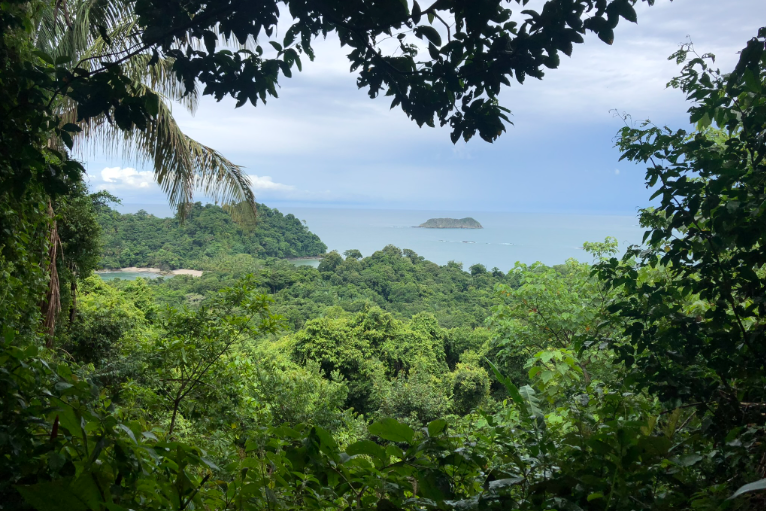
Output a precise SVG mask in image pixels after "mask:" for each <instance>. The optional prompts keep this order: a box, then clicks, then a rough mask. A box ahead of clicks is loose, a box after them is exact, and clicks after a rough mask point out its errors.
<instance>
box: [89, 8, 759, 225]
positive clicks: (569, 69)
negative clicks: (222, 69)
mask: <svg viewBox="0 0 766 511" xmlns="http://www.w3.org/2000/svg"><path fill="white" fill-rule="evenodd" d="M541 4H542V0H539V1H536V0H532V1H531V2H530V3H529V4H528V6H527V8H530V7H531V8H535V6H539V5H541ZM519 10H521V9H519ZM636 11H637V13H638V23H637V24H632V23H629V22H627V21H624V20H622V21H621V23H620V25H619V26H618V27H617V29H616V31H615V41H614V44H613V45H611V46H608V45H606V44H604V43H603V42H601V41H600V40H599V39H598V38H597V37H596V36H594V35H592V34H589V35H588V36H587V37H586V40H585V43H584V44H581V45H577V46H575V49H574V52H573V54H572V57H571V58H568V57H566V56H563V55H562V61H561V65H560V66H559V68H558V69H555V70H548V71H547V72H546V76H545V78H544V79H543V80H542V81H538V80H535V79H531V78H528V79H527V81H526V82H525V83H524V85H519V84H518V83H516V82H514V83H513V84H512V86H511V87H506V88H505V89H504V90H503V91H502V92H501V94H500V102H501V104H502V105H503V106H505V107H507V108H509V109H510V110H511V112H512V117H511V120H512V122H513V123H514V124H513V125H512V126H508V127H507V132H506V133H505V134H503V135H502V136H501V137H500V138H499V139H498V140H497V141H496V142H494V143H492V144H489V143H487V142H484V141H483V140H481V139H480V138H479V137H478V136H476V137H474V139H472V140H471V141H470V142H468V143H464V142H462V141H460V142H458V144H456V145H453V144H452V143H451V142H450V139H449V130H448V127H447V128H428V127H423V128H418V126H417V124H415V123H414V122H413V121H410V120H409V119H407V117H406V116H405V115H404V113H402V111H401V110H399V109H394V110H389V101H387V99H386V98H381V99H377V100H373V99H369V97H368V96H367V94H366V92H365V91H364V90H359V89H357V88H356V77H355V75H354V74H352V73H350V72H349V71H348V67H349V65H348V61H347V59H346V57H345V53H347V51H348V49H347V48H346V49H344V48H341V47H340V45H339V44H338V42H337V40H336V39H335V38H333V37H328V38H327V39H326V40H317V41H316V42H315V44H314V49H315V52H316V55H317V57H316V60H315V61H314V62H307V60H308V59H307V58H304V59H302V60H303V62H304V65H303V72H301V73H297V72H294V74H293V78H292V79H286V78H281V84H280V85H281V88H280V89H279V91H278V92H279V99H271V100H269V102H268V104H267V105H261V104H259V106H258V107H257V108H255V107H252V106H251V105H250V104H247V105H246V106H243V107H241V108H239V109H235V108H234V103H235V102H234V101H233V100H231V99H224V100H223V101H221V102H216V101H215V100H214V99H212V98H210V97H203V98H202V99H201V101H200V104H199V108H198V110H197V112H196V114H195V115H190V114H189V113H188V112H186V111H185V110H184V109H183V108H181V107H179V106H175V107H174V115H175V117H176V119H177V121H178V123H179V125H180V126H181V128H182V129H183V131H184V132H185V133H186V134H187V135H189V136H191V137H192V138H194V139H196V140H198V141H199V142H201V143H203V144H205V145H208V146H210V147H213V148H215V149H217V150H218V151H220V152H222V153H223V154H224V155H225V156H226V157H227V158H229V159H230V160H232V161H233V162H235V163H237V164H239V165H242V166H244V168H245V172H246V173H247V174H248V175H249V176H250V179H251V181H252V185H253V190H254V192H255V194H256V198H257V200H258V201H259V202H262V203H265V204H267V205H269V206H275V207H279V208H280V209H283V210H284V209H285V208H287V209H289V208H290V207H324V208H375V209H409V210H413V209H415V210H451V211H508V212H547V213H595V214H634V213H635V212H636V210H637V208H639V207H643V206H646V205H647V204H648V198H649V196H650V195H651V193H650V192H648V191H647V189H646V187H645V185H644V180H643V177H644V169H643V168H642V167H641V166H637V165H634V164H632V163H629V162H625V161H622V162H620V161H619V156H620V154H619V152H618V150H617V149H615V148H614V140H615V135H616V133H617V131H618V130H619V129H620V128H621V127H622V126H623V121H622V119H621V118H620V117H618V116H615V111H617V112H621V113H627V114H630V115H631V116H632V118H633V119H636V120H643V119H651V120H652V121H653V122H654V123H655V124H659V125H667V126H669V127H672V128H686V127H688V115H687V114H686V110H687V108H688V104H687V103H686V102H685V100H684V97H683V95H682V93H681V92H679V91H677V90H674V89H668V88H666V83H667V82H668V81H669V80H670V79H671V78H672V77H673V76H675V75H676V74H678V72H679V67H678V66H677V65H676V64H675V62H672V61H668V59H667V57H668V56H669V55H670V54H672V53H673V52H675V51H676V50H677V49H678V47H679V45H680V44H681V43H683V42H686V41H688V40H689V38H691V40H692V41H693V42H694V45H695V48H696V49H697V51H698V52H699V53H708V52H709V53H714V54H715V55H716V64H718V65H719V67H720V69H721V70H722V71H728V70H730V69H732V68H733V66H734V64H735V63H736V60H737V51H738V50H740V49H741V48H742V47H743V46H744V45H745V43H746V41H747V40H748V39H750V38H751V37H753V36H755V34H756V32H757V29H758V27H759V26H760V25H764V24H766V2H764V1H763V0H726V1H721V0H674V1H672V2H671V1H669V0H657V2H656V4H655V5H654V6H652V7H649V6H648V5H647V4H646V3H644V2H641V3H640V4H639V5H637V7H636ZM285 21H286V20H285ZM286 26H287V25H285V27H286ZM344 50H345V51H344ZM85 163H86V168H87V170H88V179H89V184H90V187H91V188H92V189H94V190H95V189H106V190H109V191H111V192H112V193H114V194H115V195H117V196H118V197H121V198H122V199H123V204H124V205H125V206H126V207H127V209H132V208H131V205H149V204H155V205H160V204H165V203H166V199H165V196H164V195H163V193H162V192H161V191H160V190H159V188H158V187H157V185H156V184H155V183H154V180H153V175H152V172H151V167H150V166H148V165H147V166H144V167H142V166H139V165H136V164H135V163H133V162H130V161H121V160H119V159H117V158H106V157H104V156H103V155H100V154H95V155H92V156H91V157H89V158H87V159H86V160H85ZM195 198H197V199H199V200H201V201H203V202H205V198H204V196H203V195H202V194H198V195H197V196H196V197H195Z"/></svg>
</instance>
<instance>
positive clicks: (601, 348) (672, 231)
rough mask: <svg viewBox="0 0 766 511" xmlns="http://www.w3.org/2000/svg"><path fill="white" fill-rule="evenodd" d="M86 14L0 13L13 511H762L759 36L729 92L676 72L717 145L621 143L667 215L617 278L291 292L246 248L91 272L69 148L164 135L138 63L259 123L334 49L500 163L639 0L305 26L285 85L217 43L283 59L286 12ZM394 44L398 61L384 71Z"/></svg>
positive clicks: (591, 269)
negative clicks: (530, 89)
mask: <svg viewBox="0 0 766 511" xmlns="http://www.w3.org/2000/svg"><path fill="white" fill-rule="evenodd" d="M74 3H75V2H74V0H72V1H71V2H55V3H53V2H48V3H46V2H25V1H21V0H6V1H3V2H2V3H0V94H1V96H0V109H2V110H0V113H2V115H0V149H2V150H0V206H1V207H0V277H2V278H0V285H1V286H2V287H0V325H1V333H2V337H1V338H0V503H1V504H2V506H3V508H4V509H6V508H7V509H36V510H39V511H48V510H76V511H87V510H92V511H101V510H109V511H122V510H127V509H158V510H159V509H163V510H164V509H173V510H177V511H181V510H187V509H211V510H212V509H216V510H224V509H232V510H234V509H236V510H244V509H253V510H255V509H269V510H272V509H333V510H340V509H344V510H345V509H369V510H372V509H375V510H379V511H380V510H397V509H402V510H424V509H456V510H457V509H460V510H466V509H519V510H549V509H557V510H563V509H569V510H577V509H592V510H600V511H609V510H614V509H619V510H677V509H690V510H692V509H693V510H713V509H726V510H728V509H738V510H740V509H741V510H759V509H763V508H764V507H765V506H766V492H764V490H765V489H766V473H765V472H766V467H765V466H764V462H763V460H764V459H765V457H766V442H764V436H765V433H766V425H765V424H764V408H766V404H765V403H766V385H765V384H764V382H766V342H764V341H765V337H764V336H765V334H766V320H764V318H766V300H764V296H766V289H765V288H766V250H764V247H766V230H764V229H763V225H764V224H766V208H764V206H763V205H764V204H765V203H766V179H764V176H765V175H766V166H765V165H766V139H765V138H764V133H766V28H762V29H761V30H760V31H759V34H758V36H757V37H755V38H753V39H751V40H750V41H749V42H748V43H747V46H746V47H745V48H744V49H743V51H742V52H741V54H740V58H739V62H738V64H737V66H736V67H735V69H734V70H733V71H732V72H731V73H729V74H722V73H720V72H718V71H717V70H715V69H713V68H711V67H710V65H711V62H712V58H711V57H710V56H707V55H706V56H703V57H700V56H698V55H696V54H695V53H694V52H693V51H692V49H691V48H689V47H684V48H682V49H681V51H679V52H678V53H677V54H676V55H675V56H674V57H675V58H676V60H677V61H678V62H679V63H683V64H684V67H683V71H682V74H681V75H680V76H679V77H678V78H676V79H674V80H673V81H672V82H671V86H674V87H677V88H680V89H681V90H682V91H683V92H684V93H685V94H686V95H687V98H688V100H689V101H690V102H691V106H690V115H691V121H692V122H693V123H695V124H696V129H695V131H693V132H691V133H690V132H688V131H685V130H677V131H673V130H671V129H669V128H660V127H656V126H653V125H651V124H644V125H641V126H634V125H628V126H626V127H625V128H624V129H623V130H622V132H621V134H620V137H619V140H618V146H619V147H620V149H621V151H622V153H623V157H624V158H627V159H629V160H631V161H636V162H643V163H646V164H647V174H646V181H647V185H648V186H650V187H655V188H656V195H655V196H656V197H657V198H658V202H657V207H656V208H649V209H646V210H643V211H642V212H641V222H642V225H644V227H645V228H646V229H647V231H646V236H645V242H644V245H643V246H642V247H633V248H631V249H630V250H628V251H627V253H626V254H625V256H624V257H622V258H621V259H618V258H617V257H615V255H616V252H615V250H616V247H615V246H614V243H613V241H612V240H609V239H607V240H606V241H605V242H603V243H589V244H586V245H585V248H586V249H587V250H588V252H590V254H591V255H592V256H593V258H594V262H593V264H592V265H588V264H585V263H578V262H576V261H568V262H567V263H566V264H565V265H562V266H560V267H555V268H550V267H546V266H543V265H540V264H533V265H530V266H526V265H523V264H517V265H516V266H515V267H514V268H513V269H512V270H511V271H510V272H509V273H508V274H505V275H504V274H502V273H501V272H500V271H499V270H492V271H490V272H488V271H487V270H486V269H485V268H484V267H482V266H481V265H474V266H472V267H471V268H470V272H464V271H463V270H462V268H460V267H459V265H456V264H454V263H453V264H451V265H446V266H444V267H438V266H437V265H434V264H432V263H429V262H427V261H423V260H422V259H421V258H419V257H418V256H417V255H416V254H414V253H412V252H409V251H402V250H400V249H398V248H396V247H386V248H385V249H383V250H382V251H380V252H378V253H376V254H374V255H373V256H371V257H369V258H364V259H363V258H361V257H360V254H359V253H358V251H349V252H347V253H346V254H344V256H345V259H344V257H342V256H341V255H340V254H337V253H331V254H329V255H328V256H327V257H325V258H324V259H323V261H322V263H321V265H320V267H319V268H318V269H312V268H305V267H304V268H300V269H296V268H291V267H289V266H288V263H286V262H284V261H279V260H278V259H266V260H262V259H259V258H257V257H255V256H253V255H250V254H248V253H244V252H243V251H240V250H239V248H238V247H236V245H235V244H232V245H227V246H224V247H222V248H221V249H220V252H218V254H224V255H223V256H219V257H215V258H210V259H201V261H202V262H201V264H204V265H206V268H205V269H206V270H207V271H206V273H205V276H204V277H203V278H201V279H199V280H193V279H191V278H188V277H180V278H177V279H176V278H174V279H171V280H168V281H159V280H158V281H154V282H152V283H147V282H146V281H144V280H140V279H139V280H136V281H133V282H116V283H115V284H113V285H112V284H106V283H104V282H103V281H101V280H100V279H99V278H98V277H97V276H94V275H91V274H92V271H93V269H94V268H95V267H96V266H97V264H98V260H99V254H100V253H101V250H102V249H101V246H102V243H103V242H104V239H103V237H102V234H101V229H100V227H99V224H98V222H97V216H98V215H99V214H100V213H99V211H101V212H103V208H104V206H105V205H104V202H105V200H107V199H108V197H107V196H105V195H104V194H93V195H91V194H88V192H87V190H86V188H85V186H84V185H83V181H82V173H83V169H82V167H81V166H80V164H79V163H77V162H76V161H73V160H71V159H69V155H68V151H67V149H66V148H67V147H68V148H69V149H71V148H72V146H73V143H72V136H73V135H72V134H73V133H80V132H82V131H85V132H86V134H87V133H88V129H90V127H92V125H91V124H89V123H90V122H91V121H92V122H95V123H97V122H99V121H98V119H100V120H101V121H103V122H107V123H109V124H110V125H116V126H117V127H118V128H119V129H120V130H124V131H125V132H127V133H130V132H131V130H137V131H139V132H140V131H142V130H145V129H146V130H151V129H152V128H151V126H150V124H151V123H155V122H156V120H157V119H158V111H159V108H160V107H159V106H158V102H159V98H158V96H157V94H156V93H155V92H152V91H151V90H148V89H147V88H146V87H144V86H143V85H141V84H140V83H138V82H137V79H136V78H135V75H133V74H130V73H129V71H130V70H131V69H130V68H128V67H125V66H123V64H124V63H125V62H126V61H127V59H129V58H131V57H134V56H139V55H140V56H142V57H145V58H146V60H147V62H146V65H144V66H143V67H144V68H149V69H156V68H154V67H153V66H163V65H165V66H168V67H167V68H163V69H172V70H173V72H174V73H175V76H176V77H177V78H178V79H179V80H180V82H181V85H180V86H183V87H184V88H185V89H186V90H187V91H190V90H191V89H192V88H193V87H194V86H195V85H196V83H197V81H199V82H200V83H201V84H202V85H203V86H204V91H205V93H209V94H213V95H215V96H216V97H218V98H221V97H223V96H224V95H226V94H232V95H234V96H235V97H237V98H238V100H239V101H240V103H241V104H243V103H244V102H246V101H247V100H249V101H250V102H252V103H253V104H255V103H256V101H257V100H258V99H260V100H261V101H263V100H264V99H265V97H266V95H267V94H270V95H273V96H276V90H275V86H276V79H277V77H278V75H279V73H280V72H281V73H282V74H284V75H285V76H289V75H290V69H291V68H292V67H293V66H294V65H295V66H296V67H300V60H299V57H298V53H299V52H301V53H305V54H307V55H309V56H311V57H313V53H312V51H311V46H310V43H311V38H312V37H313V36H316V35H318V34H320V33H326V32H330V31H335V32H337V33H338V34H339V36H340V38H341V40H342V41H343V42H344V44H347V45H349V46H350V47H351V48H353V49H352V50H351V53H350V54H349V58H350V60H351V61H352V64H353V65H354V69H358V70H359V72H360V78H359V85H360V87H370V91H371V95H373V96H375V95H376V93H377V92H378V91H379V90H380V89H381V88H387V92H388V93H389V94H390V95H392V96H393V97H394V104H395V105H396V104H400V105H401V106H402V109H403V110H404V111H405V112H406V113H407V114H408V115H409V116H411V117H413V118H414V119H415V120H416V121H417V122H419V123H421V124H424V123H425V124H433V123H434V122H435V119H436V118H438V119H439V121H440V122H442V123H446V122H449V123H450V125H451V127H452V128H453V139H457V138H458V137H459V136H461V135H462V136H463V137H464V138H466V139H468V138H470V137H471V136H472V135H473V134H475V133H476V132H478V133H479V134H480V135H481V136H482V137H483V138H485V139H488V140H492V139H494V138H495V137H496V136H498V135H499V134H500V133H501V132H502V130H503V125H502V123H501V119H502V118H503V116H502V112H503V110H502V108H501V107H499V105H498V104H497V101H496V94H497V92H498V91H499V89H500V83H505V81H507V79H508V76H509V75H511V74H513V75H514V77H515V78H517V79H518V80H519V81H520V82H521V81H523V79H524V76H525V75H531V76H537V77H540V76H542V72H541V66H543V65H545V66H548V67H556V64H557V62H558V57H557V54H558V52H559V51H562V52H564V53H567V54H568V53H569V52H571V47H572V43H573V42H578V41H581V40H582V39H581V34H583V33H584V32H585V31H586V30H590V31H593V32H595V33H597V34H598V36H599V37H600V38H601V39H602V40H605V41H607V42H611V40H612V38H613V35H614V34H613V29H614V28H615V26H616V25H617V21H618V20H619V18H620V17H623V18H626V19H630V20H635V12H634V11H633V7H632V5H633V4H634V3H635V2H631V1H629V0H613V1H611V2H609V1H606V0H604V1H600V0H594V1H589V0H580V1H577V0H549V1H547V2H545V4H544V9H543V10H542V11H541V12H540V13H537V12H535V11H527V12H526V13H525V14H524V16H527V18H526V21H524V22H523V23H522V25H521V27H520V28H519V26H518V25H517V24H516V23H512V22H508V19H509V16H510V12H509V10H507V9H505V8H504V7H502V6H501V4H500V2H499V1H494V0H490V1H487V2H470V5H469V4H467V3H463V2H458V1H445V2H441V1H440V2H436V3H435V4H433V5H432V6H430V7H426V8H424V9H421V7H420V6H419V5H418V4H416V3H415V4H413V5H412V7H410V6H409V4H406V5H405V3H402V2H399V1H398V0H383V1H381V2H366V1H364V2H362V1H360V2H346V1H343V2H332V1H330V2H320V3H314V2H309V3H301V2H296V1H293V0H288V1H286V2H285V3H286V5H287V7H288V11H289V14H290V15H291V16H292V17H293V19H294V22H295V24H294V25H293V26H292V27H291V28H290V29H288V31H287V33H286V34H285V37H284V39H283V40H282V41H281V42H278V41H270V42H271V43H272V45H271V46H272V47H273V48H274V49H275V50H276V51H277V52H278V55H277V58H276V59H269V58H262V52H260V51H256V52H253V53H248V52H247V51H245V50H243V51H242V52H236V53H235V52H231V51H228V50H222V51H218V52H215V50H216V46H217V43H218V36H217V34H221V35H222V36H223V37H224V38H229V39H231V38H232V37H233V38H236V39H238V40H239V41H240V42H241V43H244V42H245V40H246V39H247V37H248V36H250V35H255V36H258V35H259V34H260V32H261V30H262V29H263V30H264V32H265V34H266V35H265V36H264V38H266V37H268V38H270V37H271V35H272V34H273V33H274V32H273V29H274V26H275V25H276V23H277V4H276V2H270V1H266V2H262V3H257V5H256V4H255V3H252V2H236V1H232V2H228V1H221V2H213V3H210V2H196V1H188V2H167V1H165V0H163V1H162V2H160V1H155V0H140V1H137V2H135V3H124V4H123V3H120V2H106V3H103V4H102V3H99V2H95V3H78V4H77V9H75V8H74V7H75V6H74V5H73V4H74ZM518 3H524V4H525V3H526V2H524V1H523V0H522V1H520V2H518ZM70 8H71V9H70ZM80 8H82V9H80ZM91 8H92V9H91ZM89 9H90V10H89ZM40 13H43V14H40ZM45 13H48V14H50V15H52V17H53V18H54V19H53V22H54V26H60V27H61V29H62V30H65V32H64V33H65V34H66V35H65V36H62V38H64V39H65V38H66V37H69V36H70V35H71V34H72V32H74V30H73V29H72V28H71V26H70V24H72V22H73V21H74V22H79V20H80V19H81V18H82V17H83V16H92V17H93V19H94V20H96V21H98V23H95V24H93V25H91V26H90V28H89V29H88V30H87V31H86V32H83V33H86V35H87V37H88V38H90V40H91V42H97V43H98V44H96V45H95V48H96V49H95V50H94V52H95V53H96V54H98V56H99V57H101V59H100V60H99V59H91V58H90V57H87V58H86V57H84V56H83V54H82V53H81V54H79V55H78V60H77V61H76V62H74V63H70V60H71V57H72V56H71V55H70V56H69V57H67V56H59V58H55V59H54V58H52V57H51V56H50V55H49V54H47V53H45V52H41V51H33V48H32V47H31V42H33V41H34V40H35V39H36V37H37V36H40V34H38V33H36V32H35V31H36V30H37V29H38V28H39V27H41V26H43V25H42V21H41V19H40V17H44V16H47V14H45ZM59 14H61V16H62V17H63V21H62V22H61V23H60V24H59V25H57V24H56V23H58V22H57V21H56V17H57V16H58V15H59ZM447 15H449V16H451V18H450V19H454V21H455V25H454V34H453V33H452V32H450V35H449V38H448V40H447V42H446V44H442V41H441V36H440V35H439V33H438V32H437V31H436V29H434V28H433V27H432V26H431V24H432V23H434V22H435V21H436V20H438V21H441V19H442V17H443V16H447ZM99 23H102V24H99ZM77 26H78V27H81V25H77ZM64 27H66V28H64ZM400 29H401V36H402V37H401V39H400V41H402V42H401V48H400V49H401V51H402V55H401V56H384V55H383V54H381V53H379V52H377V51H375V41H376V38H377V37H378V36H380V35H381V34H383V33H389V32H397V31H400ZM214 30H215V31H214ZM410 30H412V34H410V32H409V31H410ZM405 32H406V33H405ZM54 35H55V31H54ZM411 35H414V36H417V37H421V38H426V39H427V40H428V41H429V42H430V44H429V51H428V54H429V56H430V57H431V60H429V61H426V62H425V63H423V64H416V62H420V61H421V60H420V58H419V57H418V59H417V60H416V57H417V53H418V49H417V47H415V46H412V45H406V44H405V43H404V39H405V38H406V37H409V36H411ZM54 39H55V36H54ZM296 41H300V42H296ZM160 54H161V55H160ZM160 58H162V61H161V60H160ZM167 59H172V62H171V61H170V60H167ZM92 60H98V63H94V66H95V67H81V64H82V63H83V62H86V61H87V62H91V61H92ZM159 62H163V63H162V64H159ZM89 65H90V64H89ZM83 66H84V64H83ZM99 66H100V67H99ZM419 66H420V67H419ZM134 69H135V68H134ZM403 69H406V70H408V71H406V72H402V70H403ZM243 77H246V79H244V80H243V79H242V78H243ZM180 86H179V87H180ZM179 90H180V89H179ZM485 94H486V97H484V95H485ZM474 95H476V96H482V97H481V98H478V99H475V98H474ZM487 98H489V99H488V100H487ZM72 104H74V105H76V112H77V115H76V117H75V118H73V119H71V120H72V122H63V120H62V119H63V118H62V116H61V112H62V111H64V110H65V109H66V108H65V107H67V105H69V106H70V107H71V105H72ZM67 111H71V109H69V110H67ZM159 156H162V157H164V156H167V154H166V153H164V152H161V154H159ZM176 156H179V154H178V153H177V154H176ZM179 157H180V156H179ZM160 159H161V158H160ZM230 170H231V171H232V172H235V171H236V170H237V169H236V168H231V169H230ZM200 172H202V173H203V174H204V172H207V171H200ZM210 176H211V174H207V175H202V176H195V175H193V174H192V175H189V174H187V175H186V176H185V177H186V183H187V184H188V183H194V182H197V178H200V181H201V182H202V183H203V184H204V183H205V182H207V181H206V180H209V179H210ZM166 177H167V174H166V173H165V171H164V170H163V169H162V168H160V169H159V171H158V179H159V180H160V181H162V182H164V183H168V182H170V181H165V178H166ZM171 181H172V180H171ZM171 188H172V187H171ZM171 194H172V190H171ZM180 202H183V201H180ZM203 209H205V208H203ZM214 211H216V210H214ZM200 216H202V215H200ZM211 218H216V217H215V216H214V215H212V216H211ZM134 241H136V242H140V241H141V240H140V239H138V238H136V239H135V240H134ZM195 286H196V287H195ZM490 288H492V291H490ZM276 311H283V312H284V313H285V315H286V316H287V318H288V319H287V320H285V318H283V317H281V316H280V315H279V314H277V313H276ZM484 318H486V323H482V319H484Z"/></svg>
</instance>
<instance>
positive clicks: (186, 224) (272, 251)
mask: <svg viewBox="0 0 766 511" xmlns="http://www.w3.org/2000/svg"><path fill="white" fill-rule="evenodd" d="M98 222H99V224H100V225H101V228H102V230H103V240H104V241H103V245H104V252H103V255H102V258H101V265H102V266H104V267H106V268H123V267H129V266H139V267H154V268H162V269H175V268H190V267H200V266H202V265H207V264H210V263H209V262H208V261H210V260H212V261H217V262H218V264H220V261H218V260H219V259H220V258H221V257H229V258H231V257H236V256H237V255H240V254H248V255H252V256H255V257H258V258H265V257H280V258H282V257H304V256H316V255H321V254H323V253H324V252H325V250H327V247H326V246H325V244H324V243H322V242H321V241H320V240H319V238H318V237H317V236H316V235H315V234H313V233H311V232H310V231H309V230H308V229H307V228H306V226H305V225H303V224H302V223H301V221H300V220H298V219H297V218H295V217H294V216H293V215H292V214H288V215H282V213H280V212H279V211H278V210H276V209H270V208H268V207H267V206H264V205H262V204H259V205H258V227H257V229H255V231H251V230H248V229H247V228H246V227H243V226H241V225H238V224H236V223H235V222H234V221H233V220H232V217H231V215H229V214H228V213H227V212H226V211H224V210H223V209H222V208H221V207H219V206H215V205H212V204H207V205H205V206H202V205H201V204H200V203H196V204H194V206H193V207H192V208H191V209H190V211H189V212H188V215H187V216H186V218H184V219H180V218H178V217H176V218H157V217H155V216H153V215H149V214H147V213H146V212H144V211H139V212H138V213H136V214H125V215H122V214H120V213H118V212H117V211H114V210H112V209H108V208H101V210H100V211H99V215H98Z"/></svg>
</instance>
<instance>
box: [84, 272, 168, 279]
mask: <svg viewBox="0 0 766 511" xmlns="http://www.w3.org/2000/svg"><path fill="white" fill-rule="evenodd" d="M96 274H97V275H98V276H99V277H101V278H102V279H103V280H107V281H108V280H114V279H122V280H136V279H137V278H139V277H141V278H144V279H156V278H157V277H164V278H166V279H169V278H172V277H173V275H172V274H170V275H160V274H159V273H154V272H151V271H99V272H96Z"/></svg>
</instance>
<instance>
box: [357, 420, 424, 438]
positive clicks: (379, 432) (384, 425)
mask: <svg viewBox="0 0 766 511" xmlns="http://www.w3.org/2000/svg"><path fill="white" fill-rule="evenodd" d="M367 430H368V431H369V432H370V434H371V435H375V436H379V437H380V438H382V439H384V440H388V441H390V442H407V443H412V437H413V435H414V434H415V432H414V431H413V430H412V428H410V427H409V426H408V425H406V424H402V423H401V422H398V421H397V420H396V419H390V418H389V419H383V420H380V421H378V422H375V423H373V424H370V427H369V428H367Z"/></svg>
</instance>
